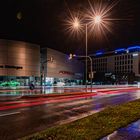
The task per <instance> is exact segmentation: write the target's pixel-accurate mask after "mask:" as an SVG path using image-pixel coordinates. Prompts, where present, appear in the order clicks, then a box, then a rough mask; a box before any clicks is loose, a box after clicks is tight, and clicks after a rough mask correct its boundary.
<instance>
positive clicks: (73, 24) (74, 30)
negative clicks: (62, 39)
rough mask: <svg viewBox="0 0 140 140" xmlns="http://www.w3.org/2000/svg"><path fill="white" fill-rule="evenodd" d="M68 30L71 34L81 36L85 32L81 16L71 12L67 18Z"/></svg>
mask: <svg viewBox="0 0 140 140" xmlns="http://www.w3.org/2000/svg"><path fill="white" fill-rule="evenodd" d="M65 26H66V32H68V33H69V34H70V35H71V36H74V37H79V36H80V35H82V32H83V23H82V18H81V16H80V15H79V14H78V15H75V13H71V14H70V16H69V17H68V18H67V19H66V20H65Z"/></svg>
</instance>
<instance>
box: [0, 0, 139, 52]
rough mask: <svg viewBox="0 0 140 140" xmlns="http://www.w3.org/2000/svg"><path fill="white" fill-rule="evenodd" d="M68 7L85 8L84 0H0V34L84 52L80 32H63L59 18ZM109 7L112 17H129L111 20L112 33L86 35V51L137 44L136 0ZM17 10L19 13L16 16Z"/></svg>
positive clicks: (122, 0)
mask: <svg viewBox="0 0 140 140" xmlns="http://www.w3.org/2000/svg"><path fill="white" fill-rule="evenodd" d="M92 1H94V3H96V1H99V0H91V2H92ZM100 1H101V0H100ZM102 1H103V2H105V3H108V4H111V3H112V2H114V0H102ZM116 1H118V0H116ZM68 7H69V8H70V10H75V11H76V10H78V11H79V10H81V11H82V10H85V9H86V8H87V9H88V8H89V5H88V0H65V1H64V0H1V1H0V38H3V39H13V40H21V41H27V42H31V43H37V44H39V45H41V46H42V47H50V48H55V49H56V50H60V51H63V52H66V53H71V52H74V53H79V54H81V53H84V52H85V39H84V36H83V37H82V38H79V39H77V38H72V37H70V36H69V35H68V34H67V33H65V30H64V29H65V26H64V25H63V24H64V22H63V20H64V17H66V15H67V13H68ZM112 11H113V12H112V16H113V17H114V18H121V19H129V20H121V21H114V23H113V26H112V30H113V34H111V33H107V38H105V37H102V39H100V40H99V39H97V38H89V39H88V50H89V53H93V52H95V51H96V50H99V49H101V50H112V49H114V48H120V47H128V46H131V45H140V0H120V1H119V3H118V4H117V6H116V7H114V8H113V9H112ZM17 13H20V14H21V19H20V20H19V19H17ZM130 19H131V20H130Z"/></svg>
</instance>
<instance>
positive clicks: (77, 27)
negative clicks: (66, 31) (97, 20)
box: [73, 17, 80, 29]
mask: <svg viewBox="0 0 140 140" xmlns="http://www.w3.org/2000/svg"><path fill="white" fill-rule="evenodd" d="M73 27H74V29H79V28H80V22H79V20H78V18H77V17H75V18H74V21H73Z"/></svg>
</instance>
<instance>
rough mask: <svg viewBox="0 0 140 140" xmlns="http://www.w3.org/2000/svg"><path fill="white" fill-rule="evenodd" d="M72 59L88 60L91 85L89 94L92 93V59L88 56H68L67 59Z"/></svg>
mask: <svg viewBox="0 0 140 140" xmlns="http://www.w3.org/2000/svg"><path fill="white" fill-rule="evenodd" d="M73 57H76V58H86V59H87V58H88V59H89V60H90V83H91V92H92V78H93V75H94V73H93V69H92V66H93V61H92V58H91V57H90V56H83V55H75V54H70V56H69V59H72V58H73Z"/></svg>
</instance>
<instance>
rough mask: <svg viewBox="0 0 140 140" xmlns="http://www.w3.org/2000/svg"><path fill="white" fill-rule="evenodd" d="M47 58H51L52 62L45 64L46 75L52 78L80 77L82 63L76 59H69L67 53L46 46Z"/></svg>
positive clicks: (82, 69) (82, 68)
mask: <svg viewBox="0 0 140 140" xmlns="http://www.w3.org/2000/svg"><path fill="white" fill-rule="evenodd" d="M46 53H47V59H48V60H49V59H50V58H51V57H52V58H53V62H49V61H48V62H47V64H46V76H47V77H54V78H70V79H82V78H83V71H84V67H83V66H84V65H83V63H81V62H80V61H78V60H75V59H73V60H69V59H68V57H69V56H68V55H65V54H63V53H61V52H59V51H56V50H53V49H49V48H47V52H46Z"/></svg>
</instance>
